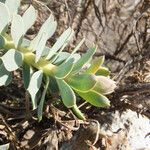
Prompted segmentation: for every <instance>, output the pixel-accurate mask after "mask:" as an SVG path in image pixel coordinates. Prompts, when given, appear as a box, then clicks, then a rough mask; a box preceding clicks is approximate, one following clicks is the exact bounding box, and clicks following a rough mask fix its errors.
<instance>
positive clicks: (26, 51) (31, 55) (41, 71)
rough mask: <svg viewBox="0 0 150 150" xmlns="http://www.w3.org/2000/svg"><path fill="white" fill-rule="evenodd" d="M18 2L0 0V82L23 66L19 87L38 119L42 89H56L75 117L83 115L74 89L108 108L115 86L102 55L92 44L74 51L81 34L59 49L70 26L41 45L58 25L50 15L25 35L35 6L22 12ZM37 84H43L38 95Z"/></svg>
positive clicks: (67, 37) (69, 36)
mask: <svg viewBox="0 0 150 150" xmlns="http://www.w3.org/2000/svg"><path fill="white" fill-rule="evenodd" d="M19 6H20V0H6V2H5V3H1V2H0V49H1V50H3V52H4V54H3V55H2V56H1V57H0V86H3V85H5V86H6V85H8V84H9V83H10V82H11V81H12V72H13V71H15V70H17V69H19V68H22V70H23V71H22V72H23V81H24V86H25V88H26V90H27V91H28V92H29V93H30V96H31V100H32V105H33V109H36V108H37V109H38V118H39V120H41V119H42V112H43V105H44V101H45V97H46V93H47V92H48V91H51V92H53V89H57V88H58V90H59V93H60V95H61V98H62V102H63V103H64V105H65V106H66V107H67V108H70V109H72V110H73V111H74V113H75V115H76V116H77V117H78V118H80V119H85V117H84V115H83V114H82V113H81V112H80V110H79V109H78V107H77V105H76V94H78V95H79V96H81V97H82V98H83V99H84V100H85V101H87V102H89V103H90V104H92V105H94V106H96V107H108V106H109V105H110V101H109V100H108V98H107V97H106V96H105V95H107V94H110V93H112V92H113V91H114V88H115V87H116V85H115V82H114V81H113V80H111V79H110V78H109V70H108V69H107V68H106V67H104V66H103V63H104V56H102V57H99V58H97V59H94V60H92V57H93V55H94V53H95V52H96V49H97V46H93V47H92V48H89V49H88V51H87V52H86V53H85V54H83V55H82V56H81V55H80V54H78V53H77V50H78V49H79V48H80V47H81V45H82V44H83V42H84V40H85V39H83V40H81V41H80V42H79V43H78V44H77V46H76V47H75V48H74V49H73V50H72V53H71V54H70V53H67V52H63V50H64V49H65V47H66V46H67V45H68V43H69V41H70V40H71V39H72V38H73V35H74V31H73V30H72V29H71V28H70V27H69V28H68V29H67V30H65V31H64V32H63V33H62V34H61V35H60V37H59V38H58V39H57V41H56V43H55V44H54V45H52V46H51V47H46V42H47V40H48V39H49V38H51V37H52V36H53V34H54V33H55V30H56V28H57V22H56V21H55V19H54V16H53V15H52V14H51V15H50V16H49V17H48V19H47V20H46V21H45V22H44V24H43V25H42V26H41V28H40V30H39V32H38V33H37V35H36V37H35V38H34V39H33V40H31V41H29V40H27V39H26V38H25V34H26V32H27V31H28V30H29V29H30V27H31V26H32V25H33V24H34V22H35V21H36V18H37V11H36V10H35V8H34V7H33V6H32V5H31V6H30V7H29V8H28V9H27V10H26V11H25V12H24V14H23V15H22V16H21V15H19V14H18V8H19ZM9 26H10V31H9V28H8V27H9ZM42 85H44V88H43V91H42V93H41V94H40V97H39V96H37V95H38V92H39V90H40V87H41V86H42ZM50 89H52V90H50Z"/></svg>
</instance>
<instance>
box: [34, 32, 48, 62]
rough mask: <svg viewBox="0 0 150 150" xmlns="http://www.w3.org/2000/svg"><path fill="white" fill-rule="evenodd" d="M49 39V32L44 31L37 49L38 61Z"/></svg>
mask: <svg viewBox="0 0 150 150" xmlns="http://www.w3.org/2000/svg"><path fill="white" fill-rule="evenodd" d="M46 41H47V33H43V34H42V36H41V39H40V40H39V42H38V46H37V49H36V60H35V61H36V62H38V61H39V59H40V58H41V56H42V54H43V52H44V48H45V45H46Z"/></svg>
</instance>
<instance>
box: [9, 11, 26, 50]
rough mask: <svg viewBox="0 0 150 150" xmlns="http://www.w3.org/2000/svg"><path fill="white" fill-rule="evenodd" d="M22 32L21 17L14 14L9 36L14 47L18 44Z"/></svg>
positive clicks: (23, 31)
mask: <svg viewBox="0 0 150 150" xmlns="http://www.w3.org/2000/svg"><path fill="white" fill-rule="evenodd" d="M24 34H25V30H24V23H23V19H22V17H21V16H20V15H17V14H15V15H14V16H13V19H12V25H11V36H12V39H13V41H14V44H15V47H16V48H17V47H18V46H19V45H20V42H21V40H22V37H23V35H24Z"/></svg>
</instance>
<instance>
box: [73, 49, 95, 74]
mask: <svg viewBox="0 0 150 150" xmlns="http://www.w3.org/2000/svg"><path fill="white" fill-rule="evenodd" d="M96 49H97V47H94V48H91V49H89V50H88V51H87V52H86V53H85V54H83V55H82V56H81V58H80V59H79V60H78V61H77V62H76V63H75V65H74V68H73V70H72V72H73V73H74V72H75V73H76V72H78V71H79V70H80V69H81V68H82V67H83V66H84V65H85V64H86V63H87V62H88V61H89V60H90V59H91V58H92V56H93V55H94V53H95V52H96Z"/></svg>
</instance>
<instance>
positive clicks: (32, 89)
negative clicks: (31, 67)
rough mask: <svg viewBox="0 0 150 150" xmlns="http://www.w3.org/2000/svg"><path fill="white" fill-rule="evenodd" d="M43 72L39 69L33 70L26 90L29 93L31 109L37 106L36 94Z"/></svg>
mask: <svg viewBox="0 0 150 150" xmlns="http://www.w3.org/2000/svg"><path fill="white" fill-rule="evenodd" d="M42 78H43V72H42V71H41V70H39V71H37V72H35V73H34V74H33V75H32V77H31V80H30V83H29V87H28V89H27V90H28V92H29V93H30V95H31V99H32V105H33V109H35V108H37V101H36V94H37V92H38V91H39V89H40V87H41V83H42Z"/></svg>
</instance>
